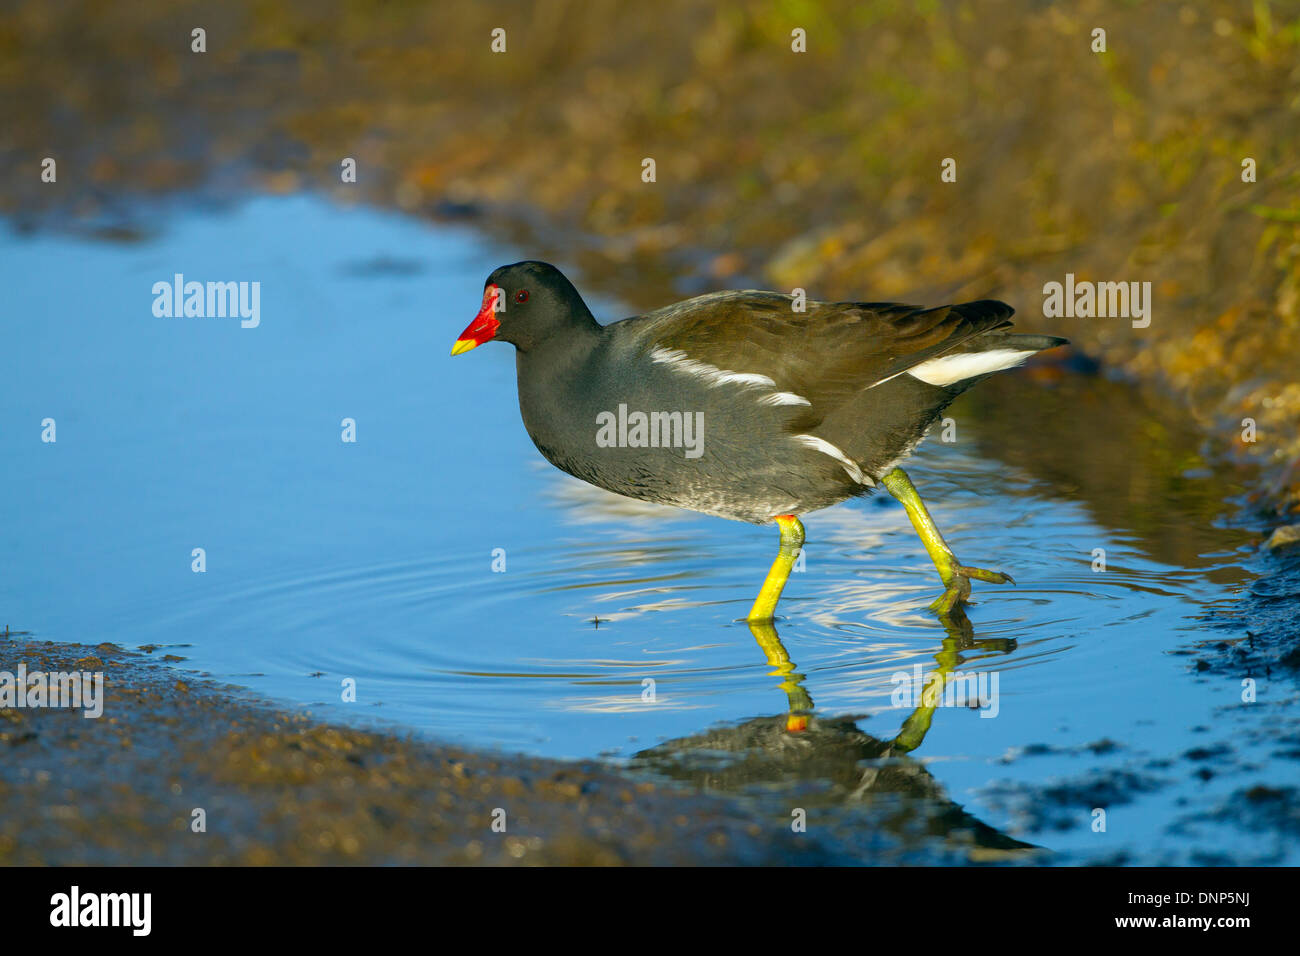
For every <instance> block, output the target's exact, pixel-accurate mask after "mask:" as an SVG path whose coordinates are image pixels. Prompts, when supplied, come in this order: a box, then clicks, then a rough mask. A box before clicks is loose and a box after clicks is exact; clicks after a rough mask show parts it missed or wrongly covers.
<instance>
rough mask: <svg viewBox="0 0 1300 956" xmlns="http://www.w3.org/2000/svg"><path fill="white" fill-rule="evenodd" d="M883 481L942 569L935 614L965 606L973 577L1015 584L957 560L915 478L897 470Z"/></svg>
mask: <svg viewBox="0 0 1300 956" xmlns="http://www.w3.org/2000/svg"><path fill="white" fill-rule="evenodd" d="M880 480H881V481H882V482H883V483H884V485H885V487H886V488H887V489H889V493H890V494H891V495H893V496H894V497H895V498H897V499H898V500H899V501H901V502H902V503H903V507H904V508H906V509H907V517H908V518H910V519H911V520H912V527H913V528H915V529H916V533H917V535H918V536H919V537H920V539H921V543H922V544H924V545H925V550H926V551H928V552H929V554H930V560H931V561H933V562H934V566H935V567H936V568H938V569H939V577H940V578H942V579H943V587H944V591H943V594H942V595H940V596H939V597H938V598H936V599H935V601H934V603H933V604H931V605H930V609H931V610H932V611H934V612H935V613H936V614H947V613H949V612H951V611H952V610H953V609H954V608H956V607H959V606H960V605H962V604H965V603H966V601H967V600H968V599H969V598H970V582H971V579H972V578H973V579H974V580H976V581H987V582H988V583H990V584H1015V583H1016V582H1015V581H1013V580H1012V579H1011V575H1009V574H1003V573H1002V572H1001V571H985V570H984V569H983V568H968V567H966V566H965V565H963V564H962V563H960V562H959V561H958V560H957V556H956V555H955V554H953V553H952V548H950V547H948V542H947V541H944V540H943V535H941V534H940V533H939V529H938V528H937V527H936V526H935V523H934V519H933V518H931V517H930V512H929V511H927V510H926V507H925V502H924V501H922V500H921V496H920V495H919V494H917V491H916V488H915V487H914V486H913V485H912V479H910V478H908V477H907V472H905V471H903V469H901V468H895V469H893V470H892V471H890V472H889V473H888V474H886V475H885V476H884V477H883V478H881V479H880Z"/></svg>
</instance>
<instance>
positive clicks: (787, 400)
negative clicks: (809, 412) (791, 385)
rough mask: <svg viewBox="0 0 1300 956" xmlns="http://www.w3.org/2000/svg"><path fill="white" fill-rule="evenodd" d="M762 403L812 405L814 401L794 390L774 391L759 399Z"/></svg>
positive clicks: (759, 402)
mask: <svg viewBox="0 0 1300 956" xmlns="http://www.w3.org/2000/svg"><path fill="white" fill-rule="evenodd" d="M758 404H760V405H811V404H812V402H810V401H808V399H806V398H804V397H803V396H802V395H796V394H795V393H794V392H773V393H772V394H771V395H764V396H763V397H762V398H760V399H759V400H758Z"/></svg>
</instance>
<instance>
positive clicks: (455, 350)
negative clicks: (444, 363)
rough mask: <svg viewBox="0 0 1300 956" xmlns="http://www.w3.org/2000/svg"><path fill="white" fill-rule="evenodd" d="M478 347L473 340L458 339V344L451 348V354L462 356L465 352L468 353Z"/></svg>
mask: <svg viewBox="0 0 1300 956" xmlns="http://www.w3.org/2000/svg"><path fill="white" fill-rule="evenodd" d="M477 347H478V343H477V342H475V341H474V340H473V339H457V340H456V344H455V345H453V346H452V347H451V354H452V355H460V354H461V353H463V352H468V351H469V350H470V349H472V348H477Z"/></svg>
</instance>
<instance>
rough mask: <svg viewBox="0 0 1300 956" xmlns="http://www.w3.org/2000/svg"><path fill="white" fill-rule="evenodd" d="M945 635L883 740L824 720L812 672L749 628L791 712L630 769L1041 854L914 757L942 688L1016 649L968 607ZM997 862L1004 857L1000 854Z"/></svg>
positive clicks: (656, 751) (724, 729)
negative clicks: (970, 664) (984, 660)
mask: <svg viewBox="0 0 1300 956" xmlns="http://www.w3.org/2000/svg"><path fill="white" fill-rule="evenodd" d="M939 620H940V622H941V623H942V625H943V628H944V632H945V634H944V638H943V642H942V645H941V647H940V649H939V651H938V653H937V654H935V658H934V659H935V663H936V665H937V666H936V667H935V668H934V669H933V670H932V671H931V672H930V673H929V675H928V676H927V678H926V680H925V683H924V690H923V692H922V693H921V695H920V705H919V706H917V707H916V708H915V709H914V710H912V711H911V713H910V714H909V715H908V716H907V718H906V719H905V720H904V721H903V723H902V726H901V727H900V728H899V731H898V733H897V735H896V736H894V737H893V738H892V739H888V740H882V739H880V738H877V737H873V736H871V735H870V734H867V733H863V732H862V731H861V730H859V729H858V726H857V723H856V720H855V719H853V718H849V717H842V718H819V717H817V716H816V715H815V714H814V713H813V710H814V706H813V699H812V696H811V694H810V693H809V691H808V689H807V688H806V687H805V686H804V680H805V679H804V675H803V674H801V673H799V671H798V670H797V668H796V665H795V663H794V662H793V661H792V660H791V659H790V655H789V653H788V652H787V651H786V649H785V647H784V645H782V643H781V639H780V637H779V636H778V634H777V631H776V628H775V627H774V626H773V625H772V624H770V623H769V624H750V625H749V627H750V630H751V631H752V632H753V635H754V638H755V640H757V641H758V644H759V647H760V648H762V650H763V653H764V654H765V655H766V657H767V661H768V663H769V664H770V665H772V667H773V671H772V674H773V676H775V677H778V678H779V679H780V683H779V685H778V686H780V688H781V690H783V691H784V692H785V695H786V701H787V710H786V713H784V714H782V715H776V716H770V717H756V718H753V719H751V720H747V721H745V722H743V723H741V724H737V725H729V726H720V727H715V728H711V729H710V730H707V731H705V732H703V733H700V734H695V735H692V736H690V737H683V738H679V739H677V740H670V741H667V742H665V743H663V744H660V745H659V746H656V747H653V748H651V749H648V750H644V751H641V752H640V753H638V754H637V755H636V756H635V757H634V758H633V760H632V767H633V768H634V769H637V770H641V771H648V772H651V773H654V774H656V775H660V776H664V777H667V778H669V779H672V780H676V781H679V782H683V783H688V784H690V785H692V786H694V787H697V788H699V789H701V790H707V791H710V792H723V793H728V792H730V793H741V792H744V793H748V794H754V793H756V792H767V793H769V794H770V793H772V792H777V793H785V794H788V795H794V794H796V793H797V795H798V798H799V800H800V803H801V805H803V806H806V807H809V808H810V809H811V808H814V807H818V806H820V807H823V808H826V807H832V806H834V807H837V808H846V807H848V808H852V807H855V806H856V807H859V808H861V807H862V806H864V805H866V806H868V807H869V808H870V809H871V810H872V811H874V810H875V809H880V810H881V813H880V814H879V815H878V816H877V815H876V814H875V813H874V812H873V813H872V814H871V815H872V818H873V819H872V822H873V823H874V824H878V825H879V826H881V827H883V828H884V829H887V830H892V831H897V832H900V833H901V832H903V831H907V832H908V833H911V834H912V835H917V831H918V830H919V831H921V833H923V834H926V835H928V836H930V837H945V838H946V837H953V838H958V837H959V838H960V839H961V840H962V841H963V842H964V843H966V844H967V845H969V846H970V847H972V848H973V849H977V850H982V851H1011V854H1012V856H1013V857H1014V856H1019V855H1023V851H1028V850H1034V849H1038V848H1037V847H1034V846H1033V845H1032V844H1028V843H1022V842H1021V841H1019V840H1016V839H1014V838H1013V837H1011V836H1009V835H1007V834H1005V833H1002V832H1000V831H998V830H996V829H994V828H993V827H990V826H988V825H987V824H985V823H983V822H981V821H980V820H978V819H976V818H975V817H973V816H971V815H970V814H969V813H967V812H966V811H965V810H964V809H962V807H961V806H960V805H958V804H956V803H954V802H953V801H951V800H950V799H948V796H947V794H946V792H945V791H944V789H943V787H942V785H941V784H940V783H939V782H938V781H937V780H936V779H935V778H934V776H933V775H932V774H931V773H930V772H929V771H928V770H927V769H926V768H925V767H924V765H922V764H921V763H920V762H919V761H917V760H915V759H913V758H911V757H909V756H908V755H909V754H911V753H912V752H913V751H915V750H916V749H917V748H918V747H920V746H921V744H922V742H923V741H924V740H925V736H926V734H927V733H928V732H929V730H930V725H931V722H932V721H933V719H934V712H935V710H936V709H937V708H938V707H939V706H942V705H943V698H944V693H943V692H944V688H945V685H946V683H947V682H948V680H949V679H950V677H952V676H953V675H954V672H956V671H957V670H958V668H959V667H960V666H961V664H962V663H963V662H964V661H965V660H966V655H968V654H969V653H970V652H972V651H980V652H992V653H1000V654H1006V653H1010V652H1011V651H1013V650H1014V649H1015V646H1016V642H1015V641H1014V640H1008V639H995V640H980V639H977V638H976V637H975V633H974V628H973V627H972V625H971V622H970V620H969V618H967V617H966V615H965V613H964V612H963V611H962V610H961V609H960V608H958V609H956V610H954V611H952V612H951V613H948V614H945V615H941V616H940V617H939ZM995 855H996V854H995Z"/></svg>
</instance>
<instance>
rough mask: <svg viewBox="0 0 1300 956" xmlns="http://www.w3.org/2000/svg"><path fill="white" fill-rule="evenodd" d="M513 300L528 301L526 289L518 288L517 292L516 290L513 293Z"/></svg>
mask: <svg viewBox="0 0 1300 956" xmlns="http://www.w3.org/2000/svg"><path fill="white" fill-rule="evenodd" d="M515 301H516V302H527V301H528V290H527V289H520V290H519V291H518V292H516V293H515Z"/></svg>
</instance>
